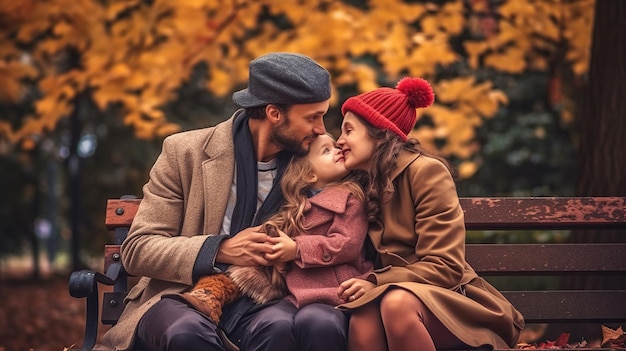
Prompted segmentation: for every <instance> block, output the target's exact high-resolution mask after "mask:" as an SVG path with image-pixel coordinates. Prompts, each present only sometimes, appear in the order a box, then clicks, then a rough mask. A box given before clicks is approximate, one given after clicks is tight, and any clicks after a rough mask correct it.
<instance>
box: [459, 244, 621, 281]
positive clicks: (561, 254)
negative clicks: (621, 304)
mask: <svg viewBox="0 0 626 351" xmlns="http://www.w3.org/2000/svg"><path fill="white" fill-rule="evenodd" d="M465 256H466V259H467V262H469V263H470V265H471V266H472V267H473V268H474V269H475V270H476V271H477V272H479V273H480V274H481V275H518V274H520V275H523V274H526V275H538V274H539V275H550V274H552V275H555V274H558V275H574V274H589V273H593V274H595V275H598V274H624V272H626V243H612V244H590V243H586V244H467V245H466V247H465Z"/></svg>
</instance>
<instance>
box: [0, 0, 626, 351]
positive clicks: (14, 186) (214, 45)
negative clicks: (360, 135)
mask: <svg viewBox="0 0 626 351" xmlns="http://www.w3.org/2000/svg"><path fill="white" fill-rule="evenodd" d="M624 23H626V2H624V1H620V0H598V1H593V0H447V1H420V0H405V1H402V0H369V1H368V0H341V1H339V0H338V1H332V0H184V1H162V0H48V1H42V0H19V1H17V0H0V80H1V82H0V351H9V350H20V351H21V350H28V349H29V348H32V349H35V350H58V351H60V350H62V349H63V347H69V346H70V345H72V344H74V343H76V344H80V342H81V339H80V338H81V336H82V334H81V333H82V330H81V328H82V325H83V323H84V316H83V314H82V313H84V312H83V311H84V306H83V305H84V301H81V300H75V299H72V298H71V297H69V294H68V292H67V277H68V276H69V273H70V272H71V271H73V270H77V269H82V268H93V269H101V267H102V264H101V263H102V262H101V260H102V247H103V245H104V244H105V243H107V242H111V241H112V238H111V234H110V233H107V231H106V229H105V228H104V225H103V223H104V213H105V211H104V210H105V204H106V199H107V198H116V197H120V196H122V195H127V194H132V195H136V196H141V195H142V193H141V187H142V185H143V184H144V183H145V182H146V180H147V177H148V171H149V169H150V167H151V165H152V164H153V162H154V161H155V159H156V156H157V155H158V153H159V151H160V146H161V142H162V140H163V138H164V137H166V136H167V135H170V134H172V133H175V132H178V131H183V130H189V129H195V128H202V127H206V126H211V125H215V124H216V123H219V122H221V121H223V120H225V119H227V118H228V117H230V116H231V114H232V113H233V112H234V110H235V106H234V105H233V104H232V101H231V99H230V96H231V94H232V92H233V91H235V90H238V89H241V88H243V87H245V85H246V82H247V74H248V63H249V61H250V60H251V59H253V58H255V57H257V56H259V55H262V54H264V53H267V52H271V51H290V52H299V53H303V54H306V55H308V56H311V57H312V58H314V59H315V60H317V61H318V62H320V63H321V64H322V65H323V66H324V67H326V68H327V69H328V70H329V71H330V72H331V75H332V84H333V96H332V103H331V109H330V111H329V113H328V115H327V117H326V119H325V120H326V126H327V129H328V130H329V131H330V132H331V133H333V134H334V135H335V136H338V134H339V133H338V127H339V126H340V123H341V114H340V111H339V109H340V106H341V103H342V101H344V100H345V99H346V98H347V97H349V96H351V95H354V94H358V93H360V92H363V91H367V90H370V89H373V88H376V87H378V86H394V85H395V83H396V82H397V81H398V80H399V79H400V78H402V77H404V76H407V75H409V76H418V77H423V78H425V79H427V80H428V81H430V82H431V83H432V85H433V88H434V91H435V94H436V101H435V104H434V105H433V106H432V107H430V108H428V109H425V110H423V111H420V118H419V121H418V124H417V126H416V129H415V130H414V132H413V135H414V136H415V137H417V138H418V139H419V140H420V141H421V142H422V143H423V144H425V145H427V146H429V147H431V148H433V149H436V150H437V151H438V152H440V153H441V154H442V155H443V156H445V157H446V158H447V159H448V160H449V161H450V162H451V163H452V164H453V166H454V167H455V169H456V171H457V186H458V192H459V195H460V196H567V195H580V196H594V195H597V196H600V195H605V196H626V167H624V165H625V164H626V146H625V144H624V138H625V137H626V123H625V120H626V28H625V25H624ZM621 234H622V235H621V236H622V238H621V239H620V238H618V239H617V240H624V239H623V237H624V236H623V233H621ZM615 235H616V233H604V234H603V233H599V235H598V240H600V241H609V240H616V238H615V237H614V236H615ZM468 236H469V240H487V241H499V240H500V241H501V240H508V241H511V240H530V241H536V242H541V241H568V240H569V241H572V240H575V236H573V235H570V233H567V232H566V233H556V234H552V235H547V234H546V233H541V232H530V233H520V235H519V236H506V237H504V236H502V237H499V236H498V234H497V233H492V232H490V233H469V234H468ZM579 283H581V284H585V282H579ZM609 283H610V282H609ZM609 283H607V284H609ZM505 284H512V285H514V284H518V285H519V284H557V283H555V282H541V281H534V280H533V281H530V282H526V281H523V282H505ZM595 284H600V285H599V286H601V284H605V283H603V282H596V283H595ZM50 315H52V316H50ZM537 337H538V338H543V337H550V335H549V334H542V333H539V334H537ZM587 337H588V338H591V337H592V336H587Z"/></svg>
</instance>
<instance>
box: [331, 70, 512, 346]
mask: <svg viewBox="0 0 626 351" xmlns="http://www.w3.org/2000/svg"><path fill="white" fill-rule="evenodd" d="M433 100H434V94H433V92H432V89H431V87H430V85H429V84H428V83H427V82H426V81H425V80H422V79H419V78H404V79H403V80H401V81H400V82H399V83H398V85H397V86H396V88H395V89H392V88H379V89H376V90H373V91H370V92H367V93H364V94H361V95H358V96H355V97H352V98H349V99H348V100H346V102H345V103H344V104H343V106H342V113H343V115H344V119H343V122H342V126H341V131H342V134H341V137H340V138H339V140H338V144H339V145H340V146H341V148H342V150H343V154H344V156H345V165H346V168H348V169H350V170H364V171H367V172H368V179H369V184H368V185H367V186H366V196H367V207H368V219H369V220H370V221H371V223H370V230H369V237H370V239H371V241H372V244H373V246H374V247H375V249H376V251H377V252H378V254H379V262H378V263H379V264H380V266H379V267H378V264H377V268H379V269H376V270H374V271H373V273H371V274H369V275H368V276H367V278H366V280H363V279H349V280H347V281H346V282H344V283H343V284H341V287H340V288H339V291H338V294H339V296H340V297H341V298H342V299H344V301H346V302H347V303H345V304H343V305H341V306H340V308H342V309H344V310H349V311H350V312H352V316H351V319H350V327H349V334H348V335H349V349H350V350H359V351H367V350H376V351H381V350H393V351H398V350H422V351H435V350H436V349H454V348H457V349H458V348H468V346H469V347H478V346H487V347H492V348H493V347H495V348H507V347H509V346H510V347H512V346H514V345H515V344H516V342H517V338H518V335H519V332H520V330H521V329H522V328H523V326H524V320H523V317H522V315H521V314H520V313H519V312H518V311H517V310H516V309H515V308H514V307H513V306H512V305H511V304H510V303H509V301H507V300H506V298H504V296H502V294H500V293H499V292H498V291H497V290H496V289H495V288H494V287H493V286H491V285H490V284H489V283H488V282H487V281H485V280H484V279H482V278H481V277H479V276H478V275H477V274H476V273H475V272H474V270H473V269H472V267H470V266H469V265H468V264H467V262H466V261H465V246H464V245H465V224H464V220H463V211H462V209H461V207H460V205H459V201H458V195H457V193H456V187H455V184H454V181H453V179H452V176H451V173H450V170H449V168H448V167H447V165H446V163H445V162H444V161H443V160H441V159H440V158H437V157H435V156H433V155H431V154H429V153H427V152H426V151H425V150H424V149H423V148H421V147H420V145H419V143H418V141H417V140H415V139H409V138H408V137H407V135H408V134H409V133H410V132H411V130H412V129H413V127H414V126H415V122H416V121H417V116H416V108H421V107H427V106H429V105H431V104H432V102H433Z"/></svg>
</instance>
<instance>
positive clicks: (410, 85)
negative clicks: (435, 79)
mask: <svg viewBox="0 0 626 351" xmlns="http://www.w3.org/2000/svg"><path fill="white" fill-rule="evenodd" d="M396 89H398V90H400V91H401V92H402V93H404V94H406V96H407V98H408V99H409V105H410V106H411V107H413V108H421V107H428V106H430V105H432V104H433V102H434V101H435V93H433V88H432V87H431V86H430V84H428V82H427V81H426V80H425V79H422V78H412V77H406V78H402V79H401V80H400V81H399V82H398V85H396Z"/></svg>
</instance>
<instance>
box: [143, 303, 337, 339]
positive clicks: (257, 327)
mask: <svg viewBox="0 0 626 351" xmlns="http://www.w3.org/2000/svg"><path fill="white" fill-rule="evenodd" d="M347 324H348V319H347V317H346V315H345V314H344V313H343V312H341V311H339V310H337V309H335V308H334V307H333V306H329V305H325V304H311V305H307V306H304V307H303V308H301V309H300V310H298V309H297V308H296V307H295V306H294V305H293V304H291V303H290V302H288V301H285V300H283V301H280V302H278V303H276V304H273V305H270V306H268V307H266V308H264V309H262V310H260V311H258V312H256V313H255V315H254V316H252V318H250V319H249V323H245V324H242V326H241V327H240V329H239V330H235V331H234V333H233V334H234V335H229V337H230V338H231V339H232V340H233V341H235V343H237V344H239V345H240V349H241V351H265V350H268V351H269V350H273V351H277V350H285V351H344V350H346V347H347V346H346V345H347V342H346V340H347ZM135 345H136V348H138V349H140V350H141V351H165V350H167V351H174V350H185V351H193V350H203V351H213V350H215V351H223V350H224V346H223V343H222V341H221V340H220V338H219V336H218V331H217V327H216V325H215V323H213V322H212V321H211V320H210V319H209V318H207V317H206V316H205V315H204V314H202V313H200V312H198V311H197V310H195V309H193V308H191V307H189V306H188V305H187V304H185V303H183V302H181V301H178V300H176V299H167V298H166V299H162V300H161V301H159V302H158V303H156V304H155V305H154V306H152V307H151V308H150V309H149V310H148V312H147V313H146V314H145V315H144V316H143V317H142V318H141V320H140V322H139V326H138V328H137V335H136V343H135Z"/></svg>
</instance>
